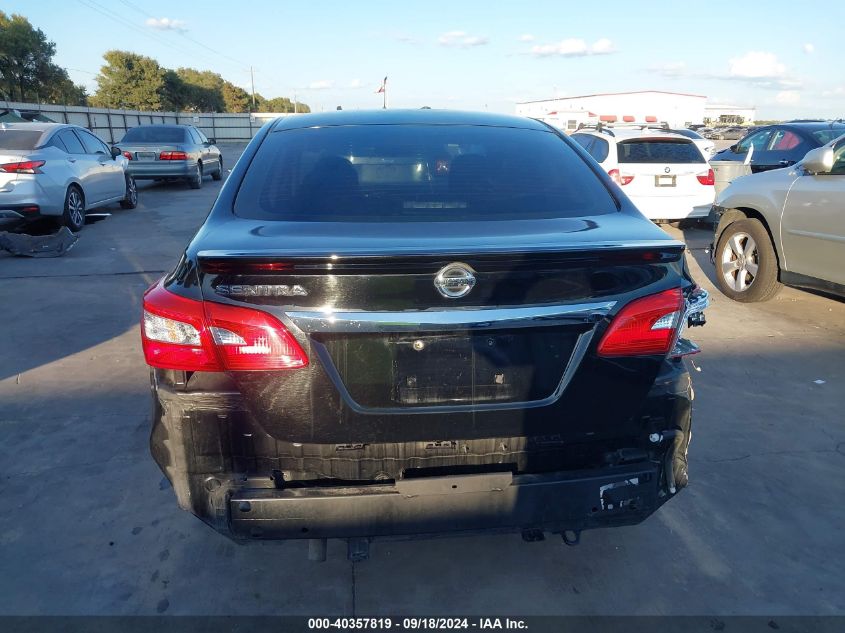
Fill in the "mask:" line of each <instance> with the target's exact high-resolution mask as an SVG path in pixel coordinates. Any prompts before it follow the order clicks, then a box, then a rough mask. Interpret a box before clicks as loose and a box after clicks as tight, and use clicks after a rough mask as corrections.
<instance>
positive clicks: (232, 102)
mask: <svg viewBox="0 0 845 633" xmlns="http://www.w3.org/2000/svg"><path fill="white" fill-rule="evenodd" d="M222 92H223V101H224V102H225V104H226V112H249V110H250V106H251V105H252V97H250V96H249V93H248V92H247V91H246V90H244V89H243V88H241V87H240V86H236V85H235V84H233V83H230V82H228V81H224V82H223V90H222Z"/></svg>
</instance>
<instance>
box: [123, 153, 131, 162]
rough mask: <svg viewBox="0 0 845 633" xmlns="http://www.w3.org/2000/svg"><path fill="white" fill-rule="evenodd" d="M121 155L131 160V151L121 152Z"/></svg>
mask: <svg viewBox="0 0 845 633" xmlns="http://www.w3.org/2000/svg"><path fill="white" fill-rule="evenodd" d="M123 156H124V157H125V158H126V160H132V152H123Z"/></svg>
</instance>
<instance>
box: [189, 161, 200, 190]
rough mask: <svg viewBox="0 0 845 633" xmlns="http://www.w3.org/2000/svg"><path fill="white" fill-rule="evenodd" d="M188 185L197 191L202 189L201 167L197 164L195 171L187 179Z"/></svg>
mask: <svg viewBox="0 0 845 633" xmlns="http://www.w3.org/2000/svg"><path fill="white" fill-rule="evenodd" d="M188 184H189V185H190V186H191V189H199V188H200V187H202V165H201V164H199V163H197V166H196V171H195V172H194V174H193V175H192V176H190V177H189V178H188Z"/></svg>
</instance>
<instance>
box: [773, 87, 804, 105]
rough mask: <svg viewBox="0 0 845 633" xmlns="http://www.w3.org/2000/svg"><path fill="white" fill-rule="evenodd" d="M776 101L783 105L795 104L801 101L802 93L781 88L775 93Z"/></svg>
mask: <svg viewBox="0 0 845 633" xmlns="http://www.w3.org/2000/svg"><path fill="white" fill-rule="evenodd" d="M775 101H776V102H777V103H779V104H781V105H795V104H796V103H798V102H799V101H801V93H800V92H798V91H797V90H781V91H780V92H779V93H777V94H776V95H775Z"/></svg>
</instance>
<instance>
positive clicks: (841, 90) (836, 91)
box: [822, 86, 845, 97]
mask: <svg viewBox="0 0 845 633" xmlns="http://www.w3.org/2000/svg"><path fill="white" fill-rule="evenodd" d="M843 95H845V86H836V87H835V88H833V89H831V90H825V91H824V92H822V96H823V97H841V96H843Z"/></svg>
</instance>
